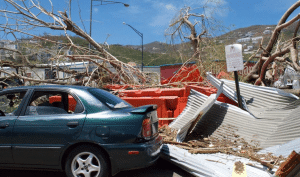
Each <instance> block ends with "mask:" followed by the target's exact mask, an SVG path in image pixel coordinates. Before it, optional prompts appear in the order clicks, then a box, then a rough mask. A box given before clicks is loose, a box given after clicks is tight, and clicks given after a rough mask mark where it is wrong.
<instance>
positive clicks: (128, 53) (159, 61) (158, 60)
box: [107, 45, 182, 66]
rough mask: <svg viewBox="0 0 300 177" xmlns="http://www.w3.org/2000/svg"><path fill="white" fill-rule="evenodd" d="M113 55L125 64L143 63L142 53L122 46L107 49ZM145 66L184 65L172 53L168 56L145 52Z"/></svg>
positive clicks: (112, 46)
mask: <svg viewBox="0 0 300 177" xmlns="http://www.w3.org/2000/svg"><path fill="white" fill-rule="evenodd" d="M107 50H108V52H110V53H111V54H112V55H114V56H115V57H117V58H118V59H119V60H120V61H123V62H124V63H128V62H135V63H136V64H141V63H142V51H140V50H136V49H131V48H128V47H124V46H120V45H111V46H110V47H109V49H107ZM143 63H144V66H157V65H163V64H173V63H182V61H181V59H180V57H178V56H176V55H172V54H171V53H170V52H167V53H166V54H162V53H150V52H145V51H144V57H143Z"/></svg>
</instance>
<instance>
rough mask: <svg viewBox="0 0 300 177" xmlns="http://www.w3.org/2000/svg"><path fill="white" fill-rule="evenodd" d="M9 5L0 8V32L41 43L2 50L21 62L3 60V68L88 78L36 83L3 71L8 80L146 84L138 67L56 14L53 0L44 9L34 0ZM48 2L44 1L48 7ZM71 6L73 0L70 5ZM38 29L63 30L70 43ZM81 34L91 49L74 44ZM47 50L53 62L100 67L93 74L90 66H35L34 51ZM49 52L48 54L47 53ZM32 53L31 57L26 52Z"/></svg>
mask: <svg viewBox="0 0 300 177" xmlns="http://www.w3.org/2000/svg"><path fill="white" fill-rule="evenodd" d="M5 3H6V5H7V7H6V8H3V9H0V17H2V19H4V20H5V22H4V23H3V22H2V24H0V30H1V31H2V32H3V33H4V35H12V36H14V37H15V40H16V41H17V40H18V39H17V37H16V36H20V34H22V35H25V36H27V37H28V38H29V39H34V40H36V41H38V42H37V43H30V44H29V43H28V44H27V45H23V46H22V47H21V48H22V49H24V48H26V49H25V52H24V51H21V48H18V49H11V48H7V47H2V48H0V50H1V49H2V50H6V51H9V52H11V53H14V54H16V55H17V56H18V57H19V58H20V59H21V62H19V63H18V62H14V61H15V60H12V61H5V60H0V66H2V67H4V66H9V67H12V68H18V70H19V69H20V68H23V69H24V68H29V69H33V68H51V69H55V70H57V71H60V72H65V73H68V74H70V78H74V77H76V76H78V75H81V76H84V77H85V79H84V80H83V81H80V82H75V83H74V82H73V83H69V82H65V80H66V78H63V79H59V78H58V79H56V80H53V79H52V80H51V79H50V80H41V79H40V80H35V79H32V78H29V77H26V76H24V75H22V74H21V73H16V72H13V73H9V72H6V71H4V70H3V69H1V70H0V72H6V74H7V76H6V77H18V78H20V79H26V80H31V81H34V82H44V83H55V84H81V85H88V84H89V83H90V82H91V81H92V80H96V81H100V76H104V75H105V77H110V76H111V77H110V78H111V79H110V81H111V82H113V81H117V82H122V83H130V84H139V83H140V82H143V81H145V76H144V74H143V73H142V72H141V71H140V70H139V69H136V68H133V67H132V66H130V65H127V64H125V63H123V62H121V61H119V60H118V59H117V58H116V57H114V56H113V55H111V54H110V53H109V52H107V51H106V50H105V48H104V47H103V46H102V45H100V44H99V43H97V42H96V41H95V40H94V39H93V38H91V36H89V35H88V34H87V33H86V32H85V31H84V30H82V29H81V28H80V27H79V26H78V25H77V24H75V23H74V22H73V21H72V20H71V17H69V16H68V15H67V12H66V11H64V12H62V11H57V12H56V11H55V7H54V6H53V4H52V2H51V0H49V1H48V6H47V8H46V7H43V6H42V5H41V3H40V2H39V1H34V0H18V1H15V0H5ZM44 3H45V2H43V4H44ZM69 3H71V1H70V2H69ZM35 29H51V30H59V31H62V32H63V33H64V36H65V38H66V39H67V40H66V41H57V40H52V39H51V38H48V37H46V36H45V35H44V36H39V35H37V34H35V33H36V31H34V30H35ZM71 34H73V35H77V36H80V37H81V38H83V39H85V40H86V41H88V43H90V45H91V46H92V47H91V48H88V47H87V46H80V45H78V44H76V43H74V42H73V40H72V36H71ZM42 43H50V44H51V46H53V45H54V46H60V47H59V48H57V49H56V50H53V49H51V48H45V46H42ZM38 49H39V50H43V52H44V53H47V52H48V53H51V52H52V53H51V60H52V61H55V63H59V62H64V61H65V60H66V59H69V60H71V61H89V62H91V63H93V64H94V65H95V66H96V69H94V70H93V71H91V70H90V69H89V66H87V67H86V71H85V72H77V71H70V70H69V69H65V68H64V67H60V66H59V65H52V64H35V63H33V62H32V61H31V60H30V59H29V57H30V55H31V56H32V51H36V50H38ZM63 49H66V50H70V51H72V53H74V55H67V54H63V52H62V51H63ZM46 50H48V51H46ZM28 51H31V52H30V53H29V54H27V53H26V52H28ZM107 63H109V64H110V65H111V66H113V68H114V69H115V71H116V73H112V71H111V70H109V69H108V68H107Z"/></svg>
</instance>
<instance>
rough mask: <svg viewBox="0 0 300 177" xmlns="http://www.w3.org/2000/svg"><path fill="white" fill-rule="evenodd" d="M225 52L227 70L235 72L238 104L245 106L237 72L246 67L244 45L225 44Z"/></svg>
mask: <svg viewBox="0 0 300 177" xmlns="http://www.w3.org/2000/svg"><path fill="white" fill-rule="evenodd" d="M225 53H226V64H227V71H228V72H232V71H233V72H234V79H235V86H236V93H237V99H238V106H239V107H240V108H243V106H242V101H241V96H240V87H239V80H238V73H237V71H239V70H243V69H244V64H243V55H242V45H241V44H232V45H227V46H225Z"/></svg>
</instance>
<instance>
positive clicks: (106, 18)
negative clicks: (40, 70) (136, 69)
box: [0, 0, 299, 45]
mask: <svg viewBox="0 0 300 177" xmlns="http://www.w3.org/2000/svg"><path fill="white" fill-rule="evenodd" d="M118 1H119V2H123V3H127V4H129V5H130V6H129V7H124V6H123V5H122V4H108V5H100V2H99V1H98V2H97V1H96V0H94V1H93V5H94V6H93V21H92V22H93V23H92V37H93V38H94V39H95V40H96V41H97V42H100V43H103V42H104V41H105V40H106V39H107V43H108V44H122V45H127V44H129V45H140V44H141V37H140V36H138V35H137V34H136V33H135V32H134V31H133V30H132V29H131V28H129V27H128V26H126V25H123V22H126V23H127V24H130V25H131V26H133V27H134V28H136V29H137V30H138V31H140V32H141V33H143V35H144V44H146V43H150V42H153V41H160V42H166V38H165V35H164V34H165V30H166V29H167V28H168V25H169V23H170V20H172V18H173V17H174V16H175V14H176V12H178V11H179V9H181V8H182V7H184V6H185V5H186V6H191V7H192V8H197V7H201V6H202V5H203V1H201V0H172V1H170V0H118ZM217 1H218V3H219V4H221V5H222V8H221V11H219V10H218V11H215V10H213V9H208V11H207V13H209V12H210V11H209V10H211V12H215V14H214V18H215V19H218V20H220V21H222V22H223V25H224V26H227V27H231V29H237V28H242V27H248V26H251V25H271V24H277V22H278V21H279V19H280V18H281V16H282V15H283V14H284V12H285V11H286V10H287V9H288V8H289V7H290V6H291V5H292V4H293V3H295V2H296V1H295V0H217ZM52 2H53V4H54V8H55V9H54V10H55V11H57V10H64V9H65V10H67V11H68V6H67V2H69V0H52ZM42 3H44V5H45V7H48V8H49V7H50V6H49V3H47V1H46V0H42ZM0 5H1V7H3V6H4V3H3V2H1V3H0ZM210 5H211V6H212V7H214V4H210ZM78 7H80V13H79V8H78ZM195 12H199V13H201V11H199V10H198V11H197V10H195ZM298 13H299V12H298ZM79 14H81V19H82V21H81V19H80V18H79ZM71 16H72V20H73V21H74V22H76V23H77V24H78V25H79V26H80V27H82V28H83V25H82V23H81V22H83V24H84V26H85V29H86V30H87V32H89V18H90V0H72V15H71ZM43 32H48V33H52V34H58V33H59V32H53V31H49V30H47V31H38V30H37V31H36V32H35V33H40V34H43ZM108 35H109V37H108ZM107 37H108V38H107Z"/></svg>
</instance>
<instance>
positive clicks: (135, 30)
mask: <svg viewBox="0 0 300 177" xmlns="http://www.w3.org/2000/svg"><path fill="white" fill-rule="evenodd" d="M123 24H124V25H127V26H129V27H130V28H131V29H133V31H134V32H136V34H138V35H139V36H140V37H141V38H142V71H143V69H144V62H143V59H144V35H143V33H141V32H139V31H138V30H137V29H135V28H134V27H132V26H131V25H128V24H126V23H125V22H123Z"/></svg>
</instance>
